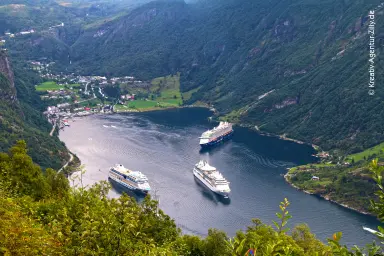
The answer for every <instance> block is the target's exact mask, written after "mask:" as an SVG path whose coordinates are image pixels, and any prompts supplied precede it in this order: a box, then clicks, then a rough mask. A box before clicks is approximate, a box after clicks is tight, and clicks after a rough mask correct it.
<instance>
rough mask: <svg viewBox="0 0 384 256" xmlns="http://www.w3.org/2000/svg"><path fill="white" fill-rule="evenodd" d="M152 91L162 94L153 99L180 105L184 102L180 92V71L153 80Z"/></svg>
mask: <svg viewBox="0 0 384 256" xmlns="http://www.w3.org/2000/svg"><path fill="white" fill-rule="evenodd" d="M151 84H152V87H151V88H150V91H151V93H152V94H157V95H158V94H160V96H157V97H155V98H154V99H153V100H154V101H156V102H157V101H158V102H162V103H168V104H171V105H175V106H179V105H182V104H183V100H182V98H181V93H180V73H178V74H177V75H174V76H172V75H169V76H166V77H157V78H155V79H153V80H152V82H151Z"/></svg>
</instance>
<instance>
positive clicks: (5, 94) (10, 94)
mask: <svg viewBox="0 0 384 256" xmlns="http://www.w3.org/2000/svg"><path fill="white" fill-rule="evenodd" d="M0 73H1V74H2V75H3V76H4V78H5V79H6V80H7V81H3V82H2V83H0V99H1V100H4V101H10V102H15V101H16V99H17V95H16V88H15V81H14V80H15V79H14V75H13V71H12V68H11V64H10V61H9V58H8V56H7V54H6V52H5V51H4V50H0Z"/></svg>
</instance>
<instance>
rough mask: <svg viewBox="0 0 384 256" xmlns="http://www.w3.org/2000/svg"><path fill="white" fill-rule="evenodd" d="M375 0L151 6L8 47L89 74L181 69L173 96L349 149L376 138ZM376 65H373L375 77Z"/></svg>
mask: <svg viewBox="0 0 384 256" xmlns="http://www.w3.org/2000/svg"><path fill="white" fill-rule="evenodd" d="M9 1H11V0H9ZM379 4H380V1H379V0H369V1H361V0H360V1H351V0H338V1H333V0H326V1H321V2H319V1H315V0H305V1H304V0H283V1H280V0H270V1H264V0H256V1H251V0H239V1H234V0H226V1H218V0H214V1H199V2H197V3H196V4H186V3H185V2H183V1H178V0H174V1H172V0H169V1H157V2H151V3H148V4H145V5H142V6H140V7H138V8H136V9H134V10H132V11H129V12H127V14H126V15H122V16H119V17H114V18H113V19H105V20H104V21H103V22H96V23H92V24H91V25H86V26H83V25H84V23H82V22H80V23H77V24H74V23H71V24H70V25H69V27H65V28H60V29H58V30H56V31H55V32H52V31H48V32H46V34H44V33H45V32H44V33H43V32H42V33H40V34H39V35H35V37H36V38H34V36H31V37H30V38H27V39H26V40H21V42H22V43H20V41H17V39H15V40H14V41H15V42H14V45H10V46H9V48H10V49H11V52H12V53H13V54H16V55H18V56H21V55H24V56H28V58H30V59H31V58H38V57H46V58H48V59H51V60H55V61H56V62H57V68H58V70H60V71H64V70H66V71H68V72H78V73H81V74H88V75H90V74H94V75H107V76H119V75H133V76H136V77H139V78H141V79H148V80H149V79H152V78H154V77H159V76H164V75H169V74H175V73H177V72H181V89H182V91H183V92H187V91H191V90H193V89H195V90H194V92H195V93H193V94H192V97H191V98H190V99H188V100H187V102H186V103H187V104H190V103H193V102H196V101H203V102H206V103H209V104H213V105H214V106H215V108H217V109H218V110H219V112H220V114H221V115H224V116H226V118H228V119H229V120H231V121H233V122H239V123H243V124H247V125H250V126H255V125H257V127H258V128H259V129H260V130H261V131H266V132H272V133H275V134H284V135H285V136H288V137H293V138H296V139H299V140H302V141H305V142H308V143H313V144H317V145H320V146H321V147H322V148H324V149H326V150H328V149H334V148H338V149H342V150H344V151H347V152H355V151H359V150H362V149H364V148H368V147H370V146H373V145H375V144H377V143H379V142H381V141H384V132H383V129H382V128H381V127H383V124H384V121H383V120H382V118H381V117H382V116H384V112H383V111H384V108H383V104H384V103H383V101H382V98H383V94H384V90H383V89H382V88H383V87H382V86H381V85H382V82H381V81H380V80H378V81H377V89H376V91H375V95H374V96H370V95H368V82H369V74H368V58H369V51H368V50H369V49H368V47H369V45H368V43H369V41H368V39H369V37H368V34H367V30H368V24H369V21H370V19H369V17H368V12H369V10H373V9H375V8H376V15H375V19H376V20H375V21H376V32H377V33H376V49H375V50H376V55H377V58H376V60H375V61H377V63H376V64H375V65H376V67H380V66H381V65H382V64H383V63H382V60H381V58H380V55H381V51H382V43H381V42H382V41H381V39H382V36H383V35H382V34H380V33H379V32H380V31H381V30H382V25H381V24H383V22H381V20H382V16H383V10H382V7H380V8H378V5H379ZM75 10H76V11H75ZM66 11H67V12H69V13H70V14H71V15H75V14H76V15H77V14H78V13H79V10H77V9H73V10H72V9H66ZM76 17H77V16H76ZM78 17H79V19H80V17H82V16H81V15H80V14H79V16H78ZM79 24H80V25H79ZM16 41H17V42H16ZM12 43H13V42H12ZM7 47H8V46H7ZM70 63H72V64H70ZM382 72H383V70H382V69H380V68H376V74H375V75H376V78H377V79H378V78H379V77H381V76H382V75H383V74H382ZM197 89H198V90H197Z"/></svg>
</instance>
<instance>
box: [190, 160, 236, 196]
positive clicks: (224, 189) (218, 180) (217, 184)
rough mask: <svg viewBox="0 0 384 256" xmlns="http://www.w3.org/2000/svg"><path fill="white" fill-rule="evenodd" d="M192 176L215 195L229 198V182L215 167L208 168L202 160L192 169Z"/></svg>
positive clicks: (206, 163)
mask: <svg viewBox="0 0 384 256" xmlns="http://www.w3.org/2000/svg"><path fill="white" fill-rule="evenodd" d="M193 175H194V176H195V177H196V178H197V179H198V180H199V181H201V183H203V184H204V185H205V186H207V187H208V188H209V189H210V190H211V191H213V192H215V193H216V194H219V195H222V196H224V197H228V196H229V193H230V192H231V189H230V188H229V182H228V181H227V180H226V179H225V178H224V177H223V175H222V174H221V173H220V172H219V171H218V170H216V168H215V167H213V166H210V165H209V164H208V162H206V161H204V160H201V161H200V162H198V163H197V164H196V165H195V168H194V169H193Z"/></svg>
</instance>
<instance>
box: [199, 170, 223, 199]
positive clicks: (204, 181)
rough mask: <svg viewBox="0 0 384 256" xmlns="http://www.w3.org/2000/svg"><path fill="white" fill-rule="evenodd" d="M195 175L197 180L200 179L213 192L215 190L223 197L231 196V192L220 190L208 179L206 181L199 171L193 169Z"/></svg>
mask: <svg viewBox="0 0 384 256" xmlns="http://www.w3.org/2000/svg"><path fill="white" fill-rule="evenodd" d="M193 175H194V176H195V178H196V179H197V180H199V181H200V183H201V184H203V185H204V186H205V187H207V188H208V189H209V190H211V191H212V192H214V193H216V194H218V195H220V196H223V197H229V193H226V192H221V191H218V190H217V189H216V188H214V187H212V186H211V184H209V182H208V181H206V180H205V179H204V178H203V177H201V176H200V175H199V173H198V172H197V171H195V170H193Z"/></svg>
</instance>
